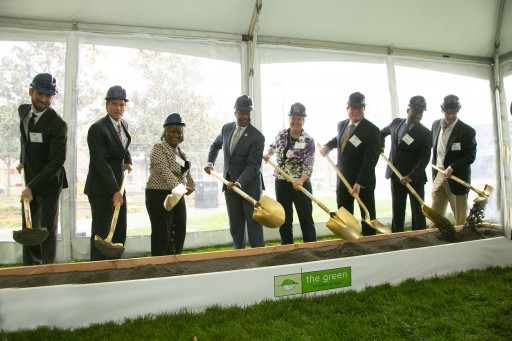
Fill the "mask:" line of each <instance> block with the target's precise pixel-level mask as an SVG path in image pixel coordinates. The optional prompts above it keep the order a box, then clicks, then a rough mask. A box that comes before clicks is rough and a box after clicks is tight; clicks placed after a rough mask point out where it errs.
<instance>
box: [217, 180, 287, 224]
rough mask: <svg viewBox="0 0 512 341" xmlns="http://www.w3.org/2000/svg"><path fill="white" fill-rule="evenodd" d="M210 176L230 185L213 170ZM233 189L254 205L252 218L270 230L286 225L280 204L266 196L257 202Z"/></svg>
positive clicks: (240, 191)
mask: <svg viewBox="0 0 512 341" xmlns="http://www.w3.org/2000/svg"><path fill="white" fill-rule="evenodd" d="M210 175H213V176H214V177H216V178H217V179H219V180H220V181H222V182H223V183H224V184H225V185H228V184H229V181H228V180H226V179H224V178H223V177H222V176H220V174H217V173H216V172H214V171H213V170H211V171H210ZM232 189H233V190H234V191H235V192H236V193H237V194H239V195H240V196H241V197H242V198H244V199H245V200H247V201H249V202H250V203H251V204H253V205H254V213H253V214H252V218H253V219H254V220H255V221H257V222H258V223H260V224H262V225H264V226H266V227H270V228H276V227H280V226H281V225H283V224H284V218H285V213H284V208H283V206H282V205H281V204H280V203H278V202H277V201H275V200H274V199H272V198H270V197H267V196H266V195H264V196H263V197H261V199H260V200H259V201H256V200H254V199H253V198H251V197H250V196H249V195H248V194H247V193H245V192H244V191H242V190H241V189H240V188H238V187H236V186H233V187H232Z"/></svg>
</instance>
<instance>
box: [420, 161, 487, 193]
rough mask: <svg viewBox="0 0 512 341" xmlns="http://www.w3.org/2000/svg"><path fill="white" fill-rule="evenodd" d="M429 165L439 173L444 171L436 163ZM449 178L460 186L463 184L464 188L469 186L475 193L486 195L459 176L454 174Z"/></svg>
mask: <svg viewBox="0 0 512 341" xmlns="http://www.w3.org/2000/svg"><path fill="white" fill-rule="evenodd" d="M430 165H431V166H432V168H434V169H435V170H437V171H439V172H441V173H444V171H443V170H442V169H441V168H439V167H437V166H436V165H434V164H432V163H431V164H430ZM450 179H452V180H453V181H456V182H458V183H459V184H461V185H462V186H464V187H466V188H469V189H470V190H472V191H474V192H475V193H477V194H478V195H479V196H481V197H488V195H487V194H485V193H484V192H483V191H480V190H478V189H476V188H475V187H473V186H471V185H470V184H468V183H467V182H466V181H464V180H462V179H461V178H458V177H456V176H455V175H452V176H450Z"/></svg>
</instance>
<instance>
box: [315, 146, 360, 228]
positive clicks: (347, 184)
mask: <svg viewBox="0 0 512 341" xmlns="http://www.w3.org/2000/svg"><path fill="white" fill-rule="evenodd" d="M317 147H318V148H319V149H320V148H322V145H321V144H320V143H317ZM325 158H326V159H327V161H329V163H330V164H331V166H332V168H334V170H335V171H336V173H337V174H338V176H339V178H340V179H341V181H343V183H344V184H345V186H346V187H347V189H348V191H349V192H350V191H352V187H351V186H350V184H349V183H348V181H347V179H346V178H345V176H344V175H343V173H342V172H341V171H340V170H339V169H338V167H337V166H336V164H335V163H334V162H333V161H332V160H331V158H330V157H329V155H326V156H325ZM350 195H352V196H353V197H354V198H355V199H356V200H357V203H358V204H359V206H360V207H362V208H363V211H364V214H365V216H366V219H364V220H368V221H369V220H370V212H368V209H367V208H366V205H365V204H363V201H362V200H361V198H359V195H357V194H355V193H350Z"/></svg>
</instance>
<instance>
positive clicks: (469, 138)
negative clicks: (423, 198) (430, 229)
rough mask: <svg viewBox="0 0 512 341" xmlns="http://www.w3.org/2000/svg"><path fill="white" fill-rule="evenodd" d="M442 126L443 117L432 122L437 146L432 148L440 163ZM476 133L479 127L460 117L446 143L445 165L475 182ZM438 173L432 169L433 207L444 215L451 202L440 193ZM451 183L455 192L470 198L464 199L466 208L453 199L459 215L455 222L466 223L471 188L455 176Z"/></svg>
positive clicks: (463, 177)
mask: <svg viewBox="0 0 512 341" xmlns="http://www.w3.org/2000/svg"><path fill="white" fill-rule="evenodd" d="M441 128H442V127H441V120H437V121H435V122H434V123H433V124H432V142H433V145H434V148H433V151H432V163H433V164H437V151H438V141H439V135H440V134H441ZM475 135H476V132H475V129H473V128H472V127H470V126H469V125H467V124H466V123H464V122H462V121H461V120H457V122H456V123H455V126H454V127H453V130H452V132H451V134H450V137H449V139H448V142H447V144H446V154H445V158H444V162H443V168H444V169H446V168H448V167H451V168H452V169H453V173H452V175H454V176H456V177H458V178H460V179H462V180H464V181H466V182H467V183H471V164H472V163H473V162H474V161H475V158H476V138H475ZM437 173H438V171H437V170H435V169H432V179H433V182H434V186H433V188H432V208H433V209H435V210H436V211H439V212H440V213H441V214H444V213H445V212H446V206H447V202H446V200H445V199H444V198H442V197H439V196H437V195H436V193H437V192H436V190H437V186H436V185H437V182H436V176H438V174H437ZM448 186H449V189H450V192H451V195H454V196H465V197H466V199H465V200H463V199H464V198H462V199H461V200H460V202H461V203H462V204H461V205H462V206H463V207H462V208H460V207H459V208H458V205H455V206H456V207H454V206H453V204H452V201H454V200H451V201H450V205H451V208H452V211H453V212H454V214H455V220H456V221H455V223H456V224H457V225H461V224H464V222H465V219H466V216H467V194H468V192H469V189H468V188H467V187H465V186H463V185H461V184H459V183H457V182H455V181H454V180H452V179H448ZM450 199H452V198H450V197H448V200H450ZM457 212H458V213H457Z"/></svg>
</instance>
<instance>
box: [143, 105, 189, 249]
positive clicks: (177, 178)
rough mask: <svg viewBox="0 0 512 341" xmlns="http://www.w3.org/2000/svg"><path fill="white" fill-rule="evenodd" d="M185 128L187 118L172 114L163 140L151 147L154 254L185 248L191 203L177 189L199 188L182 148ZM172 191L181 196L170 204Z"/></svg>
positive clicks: (149, 206) (148, 191)
mask: <svg viewBox="0 0 512 341" xmlns="http://www.w3.org/2000/svg"><path fill="white" fill-rule="evenodd" d="M184 128H185V121H184V120H183V117H182V116H181V115H180V114H178V113H172V114H170V115H169V116H167V118H166V120H165V122H164V131H163V133H162V136H161V138H160V139H161V142H159V143H157V144H155V145H154V146H153V149H152V150H151V155H150V166H149V173H150V174H149V179H148V182H147V184H146V208H147V210H148V214H149V219H150V221H151V255H152V256H163V255H171V254H180V253H181V252H182V251H183V244H184V243H185V234H186V230H187V206H186V204H185V198H184V197H181V196H180V195H179V194H177V193H176V188H178V186H180V187H181V188H183V186H184V187H185V188H184V191H183V192H184V194H186V195H189V194H190V193H192V192H193V191H194V190H195V184H194V180H193V179H192V177H191V176H190V161H189V160H188V158H187V156H186V155H185V153H183V151H182V150H181V148H180V147H178V145H179V144H180V143H181V142H183V140H184ZM173 190H175V191H174V192H173ZM183 192H182V193H181V195H183ZM170 194H171V195H173V196H175V198H178V199H179V200H177V202H173V203H172V205H168V203H167V201H168V200H169V199H170V197H169V199H168V195H170ZM166 199H167V200H166ZM173 199H174V198H173ZM171 201H172V200H171ZM164 202H165V203H166V205H167V206H165V207H164ZM170 206H172V209H171V207H170ZM168 209H170V211H168Z"/></svg>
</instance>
